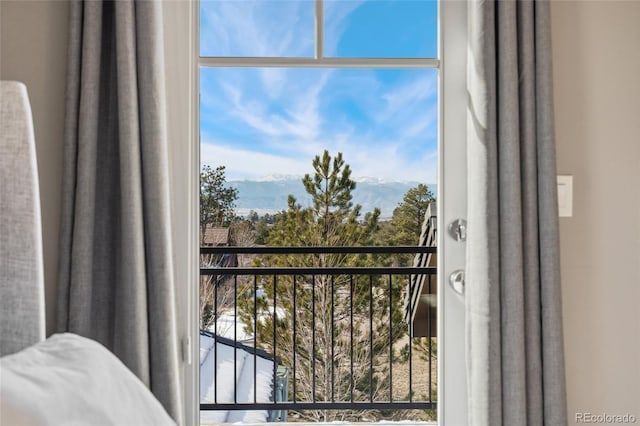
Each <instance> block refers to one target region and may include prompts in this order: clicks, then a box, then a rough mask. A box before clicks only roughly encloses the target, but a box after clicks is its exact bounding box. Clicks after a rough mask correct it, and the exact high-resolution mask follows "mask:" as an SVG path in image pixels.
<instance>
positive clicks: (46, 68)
mask: <svg viewBox="0 0 640 426" xmlns="http://www.w3.org/2000/svg"><path fill="white" fill-rule="evenodd" d="M67 27H68V2H67V1H66V0H58V1H9V0H0V79H2V80H19V81H22V82H24V83H25V84H26V85H27V90H28V92H29V99H30V101H31V108H32V113H33V121H34V130H35V138H36V151H37V156H38V173H39V181H40V201H41V208H42V236H43V249H44V280H45V298H46V305H47V315H46V318H47V334H51V333H52V332H53V330H54V326H55V311H54V309H55V306H56V293H55V290H56V282H57V278H56V277H57V271H58V234H59V227H60V197H61V193H60V188H61V185H62V139H63V131H64V90H65V73H66V57H67Z"/></svg>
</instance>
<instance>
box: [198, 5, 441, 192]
mask: <svg viewBox="0 0 640 426" xmlns="http://www.w3.org/2000/svg"><path fill="white" fill-rule="evenodd" d="M201 4H202V7H201V46H200V49H201V55H203V56H303V57H304V56H308V57H311V56H313V51H314V30H313V29H314V24H313V19H314V18H313V8H314V5H313V2H312V1H309V0H299V1H284V0H261V1H255V0H253V1H250V0H226V1H219V0H216V1H203V2H202V3H201ZM435 5H436V4H435V2H432V1H424V0H420V1H415V0H395V1H391V0H389V1H387V0H373V1H372V0H367V1H346V0H334V1H330V0H325V56H327V57H435V54H436V33H437V30H436V21H437V10H436V6H435ZM200 77H201V81H200V85H201V113H200V121H201V161H202V163H203V164H210V165H212V166H216V165H219V164H223V165H225V166H226V167H227V178H228V179H229V180H238V179H255V178H259V177H262V176H266V175H272V174H289V175H302V174H304V173H307V172H310V171H311V160H312V159H313V157H314V156H315V155H316V154H319V153H322V151H323V150H324V149H329V151H330V152H331V153H334V154H335V153H337V152H338V151H340V152H343V154H344V157H345V159H346V161H347V162H348V163H349V164H350V165H351V168H352V170H353V175H354V176H367V177H377V178H381V179H385V180H393V181H421V182H426V183H435V182H436V176H437V169H436V165H437V153H436V144H437V142H436V141H437V121H438V120H437V71H436V70H424V69H423V70H382V69H317V68H302V69H300V68H298V69H283V68H260V69H249V68H202V69H201V72H200Z"/></svg>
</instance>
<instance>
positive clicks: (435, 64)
mask: <svg viewBox="0 0 640 426" xmlns="http://www.w3.org/2000/svg"><path fill="white" fill-rule="evenodd" d="M198 65H200V66H201V67H264V68H267V67H274V68H281V67H300V68H396V69H403V68H408V69H409V68H439V66H440V60H439V59H435V58H318V59H316V58H264V57H211V56H204V57H203V56H201V57H200V59H199V61H198Z"/></svg>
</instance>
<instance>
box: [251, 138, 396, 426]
mask: <svg viewBox="0 0 640 426" xmlns="http://www.w3.org/2000/svg"><path fill="white" fill-rule="evenodd" d="M312 165H313V168H314V174H313V176H311V175H309V174H307V175H305V177H304V178H303V180H302V183H303V185H304V187H305V190H306V192H307V193H308V194H309V195H310V196H311V198H312V201H313V206H312V207H309V208H303V207H302V206H301V205H300V204H298V203H297V201H296V199H295V198H294V197H293V196H289V199H288V208H287V210H285V211H283V212H282V213H281V214H280V215H279V216H278V221H277V222H276V223H275V224H274V225H273V227H272V228H271V229H270V231H269V235H268V236H267V239H266V242H267V244H268V245H274V246H359V245H368V244H371V242H372V239H373V238H374V234H375V231H376V229H377V227H378V217H379V215H380V211H379V210H378V209H376V210H375V211H374V212H372V213H370V214H367V215H365V217H364V218H361V207H360V206H359V205H353V203H352V192H353V191H354V190H355V189H356V183H355V182H354V181H353V180H352V179H351V177H350V176H351V169H350V167H349V165H348V164H346V163H345V161H344V159H343V157H342V154H341V153H338V154H337V155H336V156H335V157H334V158H332V157H331V155H330V154H329V153H328V152H327V151H325V152H324V154H323V155H322V156H316V157H315V159H314V160H313V163H312ZM388 261H389V260H388V259H387V257H385V256H379V255H354V254H318V255H300V254H298V255H282V256H267V257H264V258H262V260H261V261H260V262H261V264H262V265H263V266H287V267H336V266H347V265H348V266H374V265H375V266H381V265H383V264H385V262H387V263H388ZM389 279H390V278H389V277H376V276H373V277H369V276H348V275H333V276H332V275H324V274H314V275H313V276H301V275H297V276H295V277H291V276H288V277H287V276H280V277H278V278H277V281H276V280H275V279H274V278H273V277H268V278H265V279H263V280H261V281H260V285H261V287H262V288H263V289H264V292H265V296H264V297H260V298H258V297H255V299H254V296H253V295H250V297H248V298H246V299H245V300H246V301H247V302H246V303H245V305H244V306H243V309H242V312H243V314H242V316H243V321H244V323H245V325H246V326H247V327H248V328H249V329H250V330H251V331H252V332H253V333H254V335H255V337H256V341H257V343H258V346H259V347H262V348H263V349H265V350H267V351H270V352H272V353H273V352H275V354H276V356H277V357H279V358H280V359H281V360H282V363H283V364H285V365H287V366H289V367H292V366H293V364H294V351H295V364H296V399H297V400H298V401H311V400H313V399H315V400H316V401H332V400H335V401H348V400H350V397H351V393H352V392H353V396H354V400H356V401H365V400H368V399H369V396H370V394H371V395H373V397H374V399H382V398H386V399H388V398H389V394H388V393H389V384H388V380H389V369H388V365H389V341H390V340H391V341H392V342H396V341H398V339H400V338H401V337H402V336H404V335H406V324H404V323H403V321H402V310H401V307H402V301H401V292H402V290H403V289H404V285H405V284H406V281H403V280H400V279H395V278H394V279H392V281H391V283H389ZM294 281H295V284H294ZM294 288H295V290H294ZM254 300H255V304H254V302H253V301H254ZM294 301H295V306H294ZM254 309H255V312H257V313H258V317H259V321H258V324H257V326H256V324H253V319H252V318H253V312H254ZM390 311H391V312H390ZM389 315H391V321H392V324H393V327H392V329H393V330H392V331H391V336H390V335H389V334H390V330H389V321H390V319H389ZM352 323H353V326H352V325H351V324H352ZM294 331H295V341H294ZM351 335H353V341H352V340H351ZM274 342H275V347H274ZM294 347H295V349H294ZM393 356H394V357H395V356H396V355H395V354H394V355H393ZM352 359H353V362H352ZM290 380H293V377H290ZM313 388H315V394H313V393H312V392H313ZM289 391H290V392H289V394H290V398H291V396H292V393H293V386H292V384H290V390H289ZM302 415H303V416H305V417H306V418H307V419H308V420H322V421H332V420H357V419H359V418H361V416H362V414H361V413H358V412H346V411H306V412H305V413H303V414H302Z"/></svg>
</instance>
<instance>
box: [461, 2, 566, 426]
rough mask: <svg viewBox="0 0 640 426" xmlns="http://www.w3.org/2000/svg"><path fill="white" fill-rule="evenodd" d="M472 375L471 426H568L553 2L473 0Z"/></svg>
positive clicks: (469, 354)
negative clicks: (552, 41)
mask: <svg viewBox="0 0 640 426" xmlns="http://www.w3.org/2000/svg"><path fill="white" fill-rule="evenodd" d="M468 12H469V56H468V90H469V108H468V176H469V181H468V188H469V196H468V210H469V214H468V245H467V280H466V281H467V285H466V315H467V317H466V325H467V372H468V391H469V417H470V419H469V420H470V424H471V425H487V426H500V425H504V426H518V425H553V426H559V425H563V424H566V423H567V418H566V402H565V399H566V398H565V385H564V356H563V338H562V318H561V300H560V266H559V247H558V212H557V200H556V197H557V193H556V166H555V146H554V133H553V109H552V85H551V41H550V16H549V3H548V2H546V1H506V0H505V1H472V2H470V3H469V8H468Z"/></svg>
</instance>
